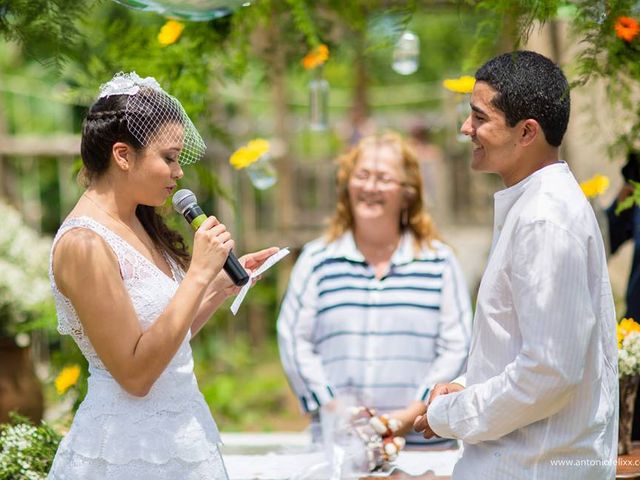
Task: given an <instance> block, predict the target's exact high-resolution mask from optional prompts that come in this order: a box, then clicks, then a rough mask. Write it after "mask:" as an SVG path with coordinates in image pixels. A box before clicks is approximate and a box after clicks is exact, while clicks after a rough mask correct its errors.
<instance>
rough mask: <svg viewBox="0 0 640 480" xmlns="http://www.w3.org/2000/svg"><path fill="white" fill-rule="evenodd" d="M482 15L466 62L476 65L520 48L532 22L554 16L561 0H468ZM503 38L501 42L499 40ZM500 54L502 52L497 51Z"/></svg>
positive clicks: (528, 33)
mask: <svg viewBox="0 0 640 480" xmlns="http://www.w3.org/2000/svg"><path fill="white" fill-rule="evenodd" d="M466 3H467V4H469V5H472V6H475V9H476V12H477V13H478V14H479V15H480V16H481V17H482V21H481V22H480V23H479V24H478V30H477V32H476V39H475V42H474V45H473V48H472V49H471V52H470V54H469V56H468V60H467V65H468V66H469V67H471V66H477V65H480V64H482V63H484V61H486V60H487V59H488V58H489V57H492V56H493V55H494V54H496V53H498V52H500V50H501V49H504V48H505V46H507V45H508V47H507V48H508V49H514V50H515V49H518V48H520V47H521V46H522V45H523V44H524V43H525V42H526V41H527V39H528V38H529V35H530V34H531V32H532V31H533V28H534V25H535V22H536V21H538V22H542V23H544V22H545V21H546V20H548V19H549V18H551V17H553V16H554V15H555V14H556V12H557V11H558V7H559V6H560V5H561V4H563V3H564V2H563V1H562V0H467V1H466ZM501 40H502V41H501ZM500 53H501V52H500Z"/></svg>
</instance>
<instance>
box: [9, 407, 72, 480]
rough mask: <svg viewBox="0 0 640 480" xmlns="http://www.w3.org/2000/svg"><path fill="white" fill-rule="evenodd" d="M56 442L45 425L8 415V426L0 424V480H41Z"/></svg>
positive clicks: (56, 444) (57, 441)
mask: <svg viewBox="0 0 640 480" xmlns="http://www.w3.org/2000/svg"><path fill="white" fill-rule="evenodd" d="M60 439H61V437H60V435H59V434H58V433H56V432H55V431H54V430H53V429H52V428H51V427H50V426H49V425H47V424H46V423H44V422H42V423H41V424H40V425H39V426H35V425H33V424H32V423H31V422H30V421H29V420H28V419H26V418H24V417H21V416H19V415H15V414H11V423H10V424H3V425H0V480H44V479H45V478H46V476H47V473H48V472H49V469H50V468H51V464H52V462H53V457H54V456H55V453H56V450H57V449H58V444H59V443H60Z"/></svg>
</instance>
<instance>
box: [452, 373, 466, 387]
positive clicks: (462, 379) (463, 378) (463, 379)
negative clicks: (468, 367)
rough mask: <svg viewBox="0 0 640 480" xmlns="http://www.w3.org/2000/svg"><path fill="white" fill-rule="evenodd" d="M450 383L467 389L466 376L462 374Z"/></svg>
mask: <svg viewBox="0 0 640 480" xmlns="http://www.w3.org/2000/svg"><path fill="white" fill-rule="evenodd" d="M451 383H457V384H458V385H462V386H463V387H464V388H467V375H466V374H462V375H460V376H459V377H458V378H456V379H455V380H452V381H451Z"/></svg>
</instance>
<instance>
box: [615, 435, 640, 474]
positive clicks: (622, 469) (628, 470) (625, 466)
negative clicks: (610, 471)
mask: <svg viewBox="0 0 640 480" xmlns="http://www.w3.org/2000/svg"><path fill="white" fill-rule="evenodd" d="M628 478H639V479H640V442H633V444H632V446H631V453H629V454H628V455H620V456H619V457H618V466H617V468H616V479H628Z"/></svg>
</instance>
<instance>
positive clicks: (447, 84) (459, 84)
mask: <svg viewBox="0 0 640 480" xmlns="http://www.w3.org/2000/svg"><path fill="white" fill-rule="evenodd" d="M475 84H476V79H475V78H474V77H471V76H469V75H463V76H461V77H459V78H447V79H446V80H444V81H443V82H442V86H443V87H444V88H446V89H447V90H449V91H450V92H454V93H471V92H472V91H473V86H474V85H475Z"/></svg>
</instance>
